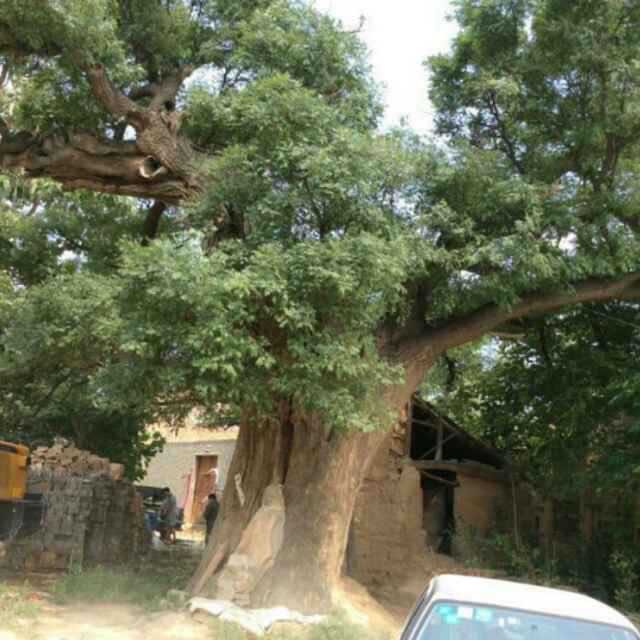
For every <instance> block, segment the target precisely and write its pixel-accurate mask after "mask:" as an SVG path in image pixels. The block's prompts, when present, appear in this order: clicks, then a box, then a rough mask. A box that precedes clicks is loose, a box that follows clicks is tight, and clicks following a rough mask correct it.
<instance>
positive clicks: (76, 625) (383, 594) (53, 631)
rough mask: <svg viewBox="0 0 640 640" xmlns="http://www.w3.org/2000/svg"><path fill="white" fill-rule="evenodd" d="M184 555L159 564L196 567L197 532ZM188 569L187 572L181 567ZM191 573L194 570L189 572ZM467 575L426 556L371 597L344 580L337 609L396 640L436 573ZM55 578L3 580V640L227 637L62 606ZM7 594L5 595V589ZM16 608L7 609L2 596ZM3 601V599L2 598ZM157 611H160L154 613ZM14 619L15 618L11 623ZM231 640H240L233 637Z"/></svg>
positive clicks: (172, 616) (81, 605)
mask: <svg viewBox="0 0 640 640" xmlns="http://www.w3.org/2000/svg"><path fill="white" fill-rule="evenodd" d="M183 536H184V538H185V539H184V540H183V541H182V543H183V549H182V551H180V552H179V553H180V554H182V555H179V556H175V555H174V554H175V553H176V551H175V550H174V551H171V552H169V553H163V552H162V551H160V554H159V555H157V556H156V560H155V563H156V564H157V563H158V562H160V564H165V565H166V566H167V571H172V567H173V569H175V567H176V566H177V565H178V564H184V562H185V560H184V558H185V555H184V554H185V553H186V554H187V558H188V557H191V561H192V562H197V559H198V557H199V554H200V553H202V549H203V544H202V541H201V540H200V538H201V536H200V535H199V533H195V534H191V535H184V534H183ZM183 569H185V567H183ZM186 571H187V573H189V572H190V568H188V567H187V568H186ZM448 572H459V573H462V572H465V571H464V569H463V567H461V566H460V565H458V564H457V563H455V562H454V561H453V560H451V558H448V557H446V556H433V555H432V556H429V557H425V559H424V562H422V563H416V564H414V565H413V566H412V567H408V568H407V569H406V571H403V572H402V576H403V578H402V579H401V581H400V582H399V583H395V584H391V583H389V584H384V585H378V588H376V589H375V590H374V592H373V593H374V595H375V599H374V597H372V595H371V594H370V593H369V592H368V591H367V590H366V589H364V588H363V587H361V586H360V585H358V584H357V583H356V582H354V581H353V580H350V579H348V578H346V579H344V580H343V582H342V585H341V587H340V589H339V590H338V599H339V604H340V608H341V609H343V610H344V612H346V614H347V615H348V616H349V618H350V619H351V620H352V621H354V622H356V623H358V624H361V625H362V626H364V627H366V628H368V629H376V630H379V631H382V632H383V635H384V636H387V637H396V636H397V633H398V631H399V630H400V628H401V625H402V623H403V621H404V618H405V617H406V615H407V613H408V611H409V610H410V608H411V607H412V606H413V603H414V602H415V600H416V598H417V597H418V596H419V595H420V593H422V591H423V589H424V587H425V585H426V583H427V582H428V580H429V579H430V578H431V577H432V575H434V574H436V573H448ZM56 579H59V577H58V578H56V577H55V576H51V575H44V574H32V575H29V576H24V575H16V574H14V575H4V576H0V640H151V639H152V640H191V639H192V638H193V639H194V640H195V639H196V638H197V639H198V640H207V639H211V640H215V639H217V638H221V639H222V640H227V634H226V633H225V634H220V631H219V630H218V632H216V630H215V629H214V620H213V619H212V618H207V617H202V618H201V617H192V616H190V615H189V614H188V613H187V612H186V611H180V610H170V609H169V608H168V607H167V608H162V610H160V611H159V612H153V613H152V612H150V611H149V610H148V609H145V608H142V607H140V606H137V605H135V606H134V605H133V604H130V603H128V602H125V603H115V602H110V601H109V600H108V599H106V598H105V600H106V602H76V601H70V602H66V603H64V604H60V603H59V602H58V601H57V600H56V599H55V598H54V597H53V596H52V591H54V589H53V587H54V584H55V582H56ZM2 589H4V591H2ZM12 589H14V590H15V603H14V604H13V605H11V603H10V606H9V608H5V609H3V607H2V601H1V596H2V594H3V593H4V597H5V598H7V597H8V598H9V600H11V598H12V597H14V595H12ZM5 601H6V600H5ZM156 610H157V607H156ZM7 618H11V619H7ZM228 637H229V638H232V637H233V638H235V637H236V636H234V635H230V636H228Z"/></svg>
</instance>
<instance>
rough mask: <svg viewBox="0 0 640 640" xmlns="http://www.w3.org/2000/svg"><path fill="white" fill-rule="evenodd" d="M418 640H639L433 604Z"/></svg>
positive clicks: (624, 633)
mask: <svg viewBox="0 0 640 640" xmlns="http://www.w3.org/2000/svg"><path fill="white" fill-rule="evenodd" d="M418 639H419V640H638V636H637V635H636V634H634V633H633V632H631V631H628V630H626V629H621V628H619V627H614V626H610V625H606V624H595V623H591V622H582V621H579V620H572V619H571V618H561V617H557V616H545V615H542V614H538V613H529V612H524V611H516V610H513V609H502V608H500V607H493V606H488V605H487V606H484V605H465V604H459V603H453V602H451V603H450V602H438V603H436V604H435V605H434V606H433V608H432V609H431V612H430V613H429V617H428V619H427V623H426V625H425V626H424V627H423V628H422V630H421V633H420V634H419V635H418Z"/></svg>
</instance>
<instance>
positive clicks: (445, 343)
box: [422, 272, 640, 352]
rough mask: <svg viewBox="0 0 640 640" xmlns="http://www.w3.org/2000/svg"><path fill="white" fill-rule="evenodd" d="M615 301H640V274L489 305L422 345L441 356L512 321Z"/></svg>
mask: <svg viewBox="0 0 640 640" xmlns="http://www.w3.org/2000/svg"><path fill="white" fill-rule="evenodd" d="M616 298H618V299H619V298H640V272H633V273H629V274H627V275H625V276H621V277H620V278H616V279H598V278H593V279H590V280H584V281H582V282H578V283H575V284H574V285H573V289H572V290H571V291H561V292H555V293H549V292H546V293H545V292H540V293H531V294H528V295H525V296H523V297H522V298H521V300H520V302H518V303H517V304H515V305H513V306H512V307H511V308H504V307H499V306H498V305H495V304H490V305H487V306H486V307H483V308H482V309H479V310H477V311H475V312H473V313H470V314H469V315H467V316H463V317H461V318H457V319H455V320H452V321H451V322H449V323H448V324H446V325H444V326H443V327H439V328H438V329H434V330H431V331H428V332H427V333H426V334H425V336H424V337H423V338H422V341H423V342H425V343H428V344H429V346H430V347H431V348H435V349H436V350H437V351H438V352H443V351H446V350H447V349H451V348H453V347H457V346H460V345H462V344H465V343H467V342H471V341H473V340H476V339H477V338H480V337H481V336H483V335H485V334H487V333H489V332H490V331H492V330H493V329H495V328H496V327H498V326H500V325H501V324H503V323H504V322H508V321H509V320H517V319H518V318H524V317H526V316H529V315H532V314H541V313H549V312H551V311H557V310H558V309H560V308H562V307H565V306H568V305H572V304H578V303H582V302H601V301H605V300H612V299H616Z"/></svg>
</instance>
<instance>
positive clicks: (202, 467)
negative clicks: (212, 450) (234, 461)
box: [190, 456, 218, 524]
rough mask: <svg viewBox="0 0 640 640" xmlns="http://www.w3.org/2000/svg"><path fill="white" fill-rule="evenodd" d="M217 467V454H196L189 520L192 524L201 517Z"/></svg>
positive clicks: (212, 487) (211, 488)
mask: <svg viewBox="0 0 640 640" xmlns="http://www.w3.org/2000/svg"><path fill="white" fill-rule="evenodd" d="M217 468H218V456H196V469H195V472H196V475H195V486H194V491H193V505H192V508H191V518H190V521H191V522H192V523H194V524H196V523H198V522H200V521H201V519H202V512H203V511H204V508H205V506H206V505H207V497H208V496H209V494H210V493H211V491H212V490H213V489H214V484H215V478H216V474H215V472H214V470H215V469H217Z"/></svg>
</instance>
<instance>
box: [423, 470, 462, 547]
mask: <svg viewBox="0 0 640 640" xmlns="http://www.w3.org/2000/svg"><path fill="white" fill-rule="evenodd" d="M420 485H421V488H422V505H423V527H424V531H425V533H426V542H427V547H429V548H431V549H433V550H434V551H437V552H438V553H446V554H451V543H452V539H453V534H454V532H455V509H454V507H455V485H456V474H455V472H453V471H445V470H433V471H430V472H429V475H424V474H423V475H422V480H421V482H420Z"/></svg>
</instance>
